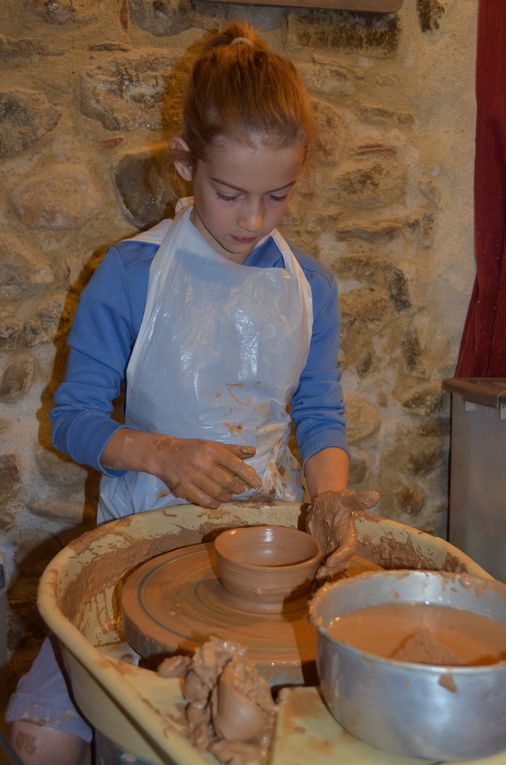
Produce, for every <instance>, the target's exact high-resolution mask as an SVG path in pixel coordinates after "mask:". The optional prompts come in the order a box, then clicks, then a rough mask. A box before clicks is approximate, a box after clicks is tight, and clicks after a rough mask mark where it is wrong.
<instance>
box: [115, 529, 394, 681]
mask: <svg viewBox="0 0 506 765" xmlns="http://www.w3.org/2000/svg"><path fill="white" fill-rule="evenodd" d="M319 562H320V554H319V551H318V548H317V546H316V544H315V541H314V539H313V538H312V537H311V536H310V535H309V534H307V533H306V532H303V531H299V530H298V529H295V528H292V527H287V526H261V525H258V526H250V527H237V528H234V529H231V530H227V531H224V532H222V533H221V534H220V535H218V536H217V537H216V540H215V543H214V544H213V543H211V542H209V543H203V544H196V545H189V546H187V547H181V548H178V549H176V550H172V551H170V552H168V553H164V554H162V555H159V556H157V557H155V558H152V559H150V560H148V561H146V562H145V563H143V564H142V565H140V566H139V567H138V568H137V569H135V571H134V572H133V573H132V574H130V575H129V576H128V577H127V579H126V580H125V582H124V584H123V588H122V593H121V608H122V615H123V627H124V631H125V635H126V638H127V640H128V642H129V643H130V645H131V646H132V647H133V648H135V650H136V651H137V652H138V653H139V654H140V655H141V656H144V657H148V656H152V655H164V654H165V655H172V654H175V653H184V654H187V655H191V654H192V653H193V652H194V651H195V649H196V648H197V647H198V646H199V645H202V643H204V642H205V641H206V640H208V639H209V638H210V636H216V637H218V638H221V639H222V640H233V641H235V642H237V643H240V644H241V645H244V646H246V647H247V648H248V655H249V657H250V659H251V660H252V661H253V662H254V664H255V666H256V667H257V668H258V670H259V672H261V673H262V674H263V675H264V676H265V677H266V678H267V679H268V680H269V682H270V683H271V684H272V685H281V684H303V683H304V682H308V681H309V682H316V681H317V678H316V666H315V657H316V632H315V629H314V627H313V626H312V625H311V624H310V623H309V621H308V599H309V597H310V596H311V595H312V594H313V592H314V589H315V586H316V585H315V582H314V574H315V571H316V569H317V567H318V565H319ZM375 569H379V566H377V565H376V564H374V563H371V562H369V561H367V560H365V559H364V558H361V557H359V556H357V557H355V558H353V559H352V560H351V562H350V566H349V567H348V570H347V572H346V574H345V575H344V574H343V576H347V577H350V576H355V575H357V574H359V573H362V572H364V571H367V570H375Z"/></svg>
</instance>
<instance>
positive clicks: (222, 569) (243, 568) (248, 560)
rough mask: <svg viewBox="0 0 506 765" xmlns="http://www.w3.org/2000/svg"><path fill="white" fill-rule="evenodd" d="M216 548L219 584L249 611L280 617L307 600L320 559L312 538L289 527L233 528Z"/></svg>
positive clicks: (217, 543) (216, 540) (220, 540)
mask: <svg viewBox="0 0 506 765" xmlns="http://www.w3.org/2000/svg"><path fill="white" fill-rule="evenodd" d="M214 544H215V557H216V566H217V574H218V579H219V580H220V582H221V584H222V585H223V587H224V588H225V590H226V591H227V593H228V594H229V595H231V596H232V597H233V598H234V602H235V605H236V606H237V608H239V609H242V610H246V611H247V610H250V609H251V608H253V609H254V610H255V611H272V612H274V611H280V612H281V611H283V609H284V608H285V607H286V603H287V602H288V601H292V600H295V599H297V598H302V597H307V595H308V593H309V591H310V590H311V587H312V586H313V580H314V575H315V572H316V569H317V568H318V566H319V564H320V559H321V555H320V551H319V548H318V545H317V543H316V541H315V540H314V539H313V537H312V536H311V535H310V534H306V533H305V532H304V531H300V530H299V529H295V528H292V527H288V526H261V525H259V526H247V527H245V528H237V529H229V530H228V531H225V532H223V533H222V534H220V535H219V536H217V537H216V539H215V543H214Z"/></svg>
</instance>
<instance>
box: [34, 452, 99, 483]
mask: <svg viewBox="0 0 506 765" xmlns="http://www.w3.org/2000/svg"><path fill="white" fill-rule="evenodd" d="M35 458H36V461H37V466H38V468H39V470H40V473H41V475H42V476H43V477H44V478H45V480H46V481H47V483H48V485H49V486H59V487H72V486H79V485H82V483H83V482H84V480H85V479H86V476H87V475H88V472H89V471H88V470H87V469H86V468H84V467H82V466H81V465H77V464H76V463H75V462H72V461H71V460H70V459H68V458H67V457H64V456H63V455H61V454H59V453H57V452H55V451H50V450H49V449H44V448H42V447H38V448H37V449H36V450H35Z"/></svg>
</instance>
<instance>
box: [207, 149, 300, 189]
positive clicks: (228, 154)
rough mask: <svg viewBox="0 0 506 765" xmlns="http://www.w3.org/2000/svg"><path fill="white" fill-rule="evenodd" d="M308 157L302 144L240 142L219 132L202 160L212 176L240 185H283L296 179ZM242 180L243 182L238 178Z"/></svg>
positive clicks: (276, 186) (246, 186) (269, 186)
mask: <svg viewBox="0 0 506 765" xmlns="http://www.w3.org/2000/svg"><path fill="white" fill-rule="evenodd" d="M304 157H305V149H304V146H303V144H301V143H296V144H290V145H289V146H283V147H276V146H272V145H269V144H267V143H265V142H264V141H260V140H257V141H254V142H253V141H252V142H251V143H246V142H244V143H243V142H239V141H236V140H233V139H231V138H228V137H225V136H220V137H219V138H215V139H214V140H213V141H212V142H211V143H210V144H208V146H207V151H206V157H205V159H204V160H199V162H202V165H203V166H204V167H203V169H204V171H205V172H206V173H207V174H209V175H210V177H211V178H213V179H215V180H216V179H218V180H224V181H228V182H229V183H232V184H233V185H237V186H238V187H239V188H248V187H249V186H251V185H252V184H253V185H257V184H256V181H258V182H259V183H260V185H262V186H263V185H265V181H267V186H268V188H271V189H274V188H282V187H283V186H284V185H287V184H289V183H293V182H294V181H295V180H296V179H297V176H298V174H299V172H300V170H301V168H302V165H303V162H304ZM239 181H240V182H239Z"/></svg>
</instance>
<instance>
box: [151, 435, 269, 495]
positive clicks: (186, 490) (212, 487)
mask: <svg viewBox="0 0 506 765" xmlns="http://www.w3.org/2000/svg"><path fill="white" fill-rule="evenodd" d="M255 451H256V450H255V448H254V447H252V446H239V445H236V444H222V443H218V442H216V441H202V440H199V439H196V438H173V437H171V436H162V437H161V438H159V440H157V442H156V444H155V446H154V449H153V450H152V452H151V457H150V462H151V465H150V468H149V471H148V472H150V473H153V475H156V476H157V477H158V478H160V480H162V481H164V483H166V484H167V486H168V487H169V489H170V490H171V491H172V493H173V494H175V495H176V497H181V498H182V499H186V500H188V502H192V503H194V504H196V505H201V506H202V507H210V508H216V507H219V505H220V504H221V503H222V502H229V501H230V500H231V499H232V498H233V496H234V495H237V494H242V493H243V492H244V491H246V490H247V489H250V488H254V489H260V488H261V486H262V481H261V480H260V478H259V476H258V475H257V473H256V472H255V471H254V470H253V468H252V467H250V466H249V465H246V463H245V462H244V460H245V459H247V458H248V457H252V456H253V455H254V454H255Z"/></svg>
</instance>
